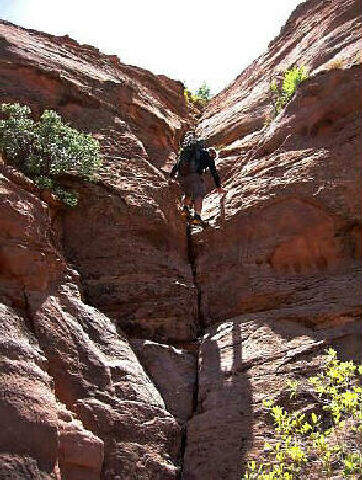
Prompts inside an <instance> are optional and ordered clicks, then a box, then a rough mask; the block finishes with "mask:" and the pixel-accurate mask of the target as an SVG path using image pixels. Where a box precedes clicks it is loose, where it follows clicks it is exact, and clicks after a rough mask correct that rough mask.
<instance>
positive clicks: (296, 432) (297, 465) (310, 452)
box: [243, 349, 362, 480]
mask: <svg viewBox="0 0 362 480" xmlns="http://www.w3.org/2000/svg"><path fill="white" fill-rule="evenodd" d="M356 372H358V373H356ZM361 375H362V366H359V367H358V370H357V367H356V365H355V364H354V363H353V362H352V361H347V362H342V361H340V360H339V359H338V358H337V352H336V351H335V350H333V349H329V350H327V352H326V355H325V356H324V359H323V368H322V371H321V373H320V374H319V375H316V376H312V377H309V378H308V379H306V380H304V381H296V380H290V381H288V390H289V394H290V398H291V399H298V396H299V395H300V396H301V397H302V398H301V400H303V392H304V399H305V392H306V391H308V392H309V393H310V394H311V396H312V398H313V399H314V402H315V404H316V408H318V410H316V408H315V409H314V411H308V409H306V410H305V412H303V411H297V410H294V411H291V412H288V411H287V410H286V409H285V408H283V407H281V406H279V405H274V403H273V401H272V400H265V401H264V407H265V409H266V411H267V413H268V415H270V417H271V419H272V420H273V424H274V432H273V439H275V440H276V441H275V443H273V445H271V444H270V443H268V442H266V443H265V444H264V450H265V454H266V456H267V461H266V462H264V463H261V464H260V465H257V464H256V462H255V461H252V462H249V464H248V470H247V472H246V474H245V475H244V477H243V478H244V479H247V480H251V479H253V480H254V479H259V480H272V479H273V480H281V479H283V480H294V479H300V478H303V476H304V478H307V477H305V475H306V469H307V467H308V466H309V467H310V466H311V465H312V462H314V464H315V465H316V466H317V467H318V469H319V476H318V478H331V476H332V472H333V470H338V471H342V472H343V476H344V477H345V478H355V479H357V478H359V475H360V472H361V470H362V453H361V445H360V443H361V442H360V436H361V431H362V413H361V408H362V404H361V402H362V395H361V393H362V388H361V385H360V380H361ZM305 407H310V405H308V406H307V405H305ZM306 412H308V413H306ZM319 412H322V413H319Z"/></svg>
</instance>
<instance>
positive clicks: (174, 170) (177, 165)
mask: <svg viewBox="0 0 362 480" xmlns="http://www.w3.org/2000/svg"><path fill="white" fill-rule="evenodd" d="M179 163H180V160H178V161H177V162H176V163H175V165H174V166H173V167H172V170H171V172H170V178H174V176H175V175H176V173H178V172H179Z"/></svg>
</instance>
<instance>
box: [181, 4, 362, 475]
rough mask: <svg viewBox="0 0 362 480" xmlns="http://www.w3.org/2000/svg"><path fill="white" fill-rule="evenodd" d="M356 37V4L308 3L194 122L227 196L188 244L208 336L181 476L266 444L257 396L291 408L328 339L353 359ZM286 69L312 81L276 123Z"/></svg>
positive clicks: (233, 465) (224, 470)
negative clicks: (274, 94)
mask: <svg viewBox="0 0 362 480" xmlns="http://www.w3.org/2000/svg"><path fill="white" fill-rule="evenodd" d="M361 46H362V42H361V11H360V4H359V2H356V1H343V2H330V1H308V2H305V3H303V4H301V5H299V6H298V7H297V9H296V10H295V11H294V13H293V14H292V15H291V17H290V19H289V20H288V22H287V23H286V25H285V26H284V27H283V29H282V30H281V33H280V35H279V36H278V37H277V38H276V39H275V40H273V42H271V44H270V45H269V49H268V51H267V52H266V53H265V54H264V55H262V56H261V57H259V58H258V59H257V60H256V61H255V62H254V63H253V64H252V65H251V66H250V67H248V68H247V69H246V70H245V71H244V72H243V73H242V74H241V75H240V76H239V77H238V78H237V79H236V80H235V81H234V82H233V83H232V84H231V85H230V86H229V87H227V88H226V89H225V90H224V91H223V92H221V93H220V94H219V95H217V96H216V97H215V98H213V99H212V100H211V101H210V103H209V105H208V106H207V108H206V111H205V112H204V115H203V117H202V118H201V121H200V124H199V126H198V132H199V134H200V135H202V136H204V137H206V139H207V140H208V142H209V143H216V144H217V145H219V146H220V154H219V157H220V158H219V160H218V168H219V170H220V171H221V172H222V177H223V186H224V187H225V189H226V194H225V196H223V197H220V196H219V195H215V194H211V195H209V196H208V197H207V199H206V202H205V204H204V216H205V217H207V218H209V219H210V223H211V226H212V228H208V229H206V230H204V231H196V232H194V233H193V239H192V244H193V255H194V258H195V271H196V278H195V281H196V283H197V285H198V288H199V289H200V297H201V311H200V316H201V318H202V322H203V325H204V327H205V334H204V336H203V337H202V339H201V347H200V358H199V382H198V383H199V393H198V406H197V410H196V414H195V415H194V416H193V418H192V419H191V420H190V422H189V425H188V434H187V443H186V452H185V467H184V469H185V470H184V471H185V478H188V479H195V480H196V479H197V480H199V479H205V480H206V479H209V478H215V479H216V478H218V479H219V478H230V479H234V478H235V479H236V478H240V475H241V473H242V471H243V469H244V467H245V463H246V461H247V460H248V459H250V458H253V457H254V458H257V457H258V455H260V454H261V452H262V450H263V443H264V440H266V439H267V440H268V441H269V442H270V443H273V441H274V439H273V437H272V435H271V426H270V425H268V423H267V422H266V420H265V415H263V413H262V412H263V407H262V401H263V399H264V398H265V394H266V393H267V395H268V396H271V397H272V398H274V399H275V400H276V402H277V403H278V402H279V403H281V404H285V402H286V401H287V400H286V394H285V392H283V390H284V389H285V386H286V379H287V378H289V379H290V378H296V379H298V378H301V377H303V376H308V375H312V374H313V372H315V371H316V370H318V366H319V365H320V361H321V354H322V353H323V350H324V349H325V348H326V346H327V345H333V346H335V348H336V349H337V350H338V352H339V354H340V355H341V357H342V358H353V359H355V360H360V355H361V348H360V346H361V324H360V315H361V287H360V283H361V282H360V278H361V269H360V260H361V220H360V219H361V210H360V198H361V184H360V178H361V153H362V152H361V128H360V126H361V106H362V105H361V103H362V96H361V88H360V79H361V73H362V67H361V57H360V52H361ZM292 65H296V66H302V65H305V66H306V67H307V69H308V71H309V78H308V79H307V80H306V81H305V82H303V83H302V84H301V85H300V86H299V87H298V89H297V92H296V94H295V95H294V97H293V98H292V100H291V101H290V103H289V104H288V105H287V106H286V108H285V109H284V110H283V111H282V112H281V113H280V114H279V115H278V116H277V117H276V118H272V116H271V111H272V105H271V97H270V93H269V82H270V81H271V80H272V79H275V78H277V75H278V72H282V71H284V70H285V69H287V68H290V67H291V66H292ZM200 446H201V447H200ZM218 452H222V454H220V453H218ZM317 476H318V473H317ZM311 478H312V477H311ZM313 478H314V477H313ZM316 478H317V477H316ZM338 478H339V477H338Z"/></svg>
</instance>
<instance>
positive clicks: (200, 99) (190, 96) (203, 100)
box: [184, 82, 211, 107]
mask: <svg viewBox="0 0 362 480" xmlns="http://www.w3.org/2000/svg"><path fill="white" fill-rule="evenodd" d="M184 97H185V101H186V105H189V104H190V103H191V104H193V105H195V106H201V107H204V106H205V105H206V104H207V102H208V101H209V100H210V98H211V93H210V87H208V86H207V85H206V83H205V82H204V83H203V84H202V85H201V87H200V88H199V89H198V90H197V92H196V93H192V92H190V90H189V89H188V88H185V89H184Z"/></svg>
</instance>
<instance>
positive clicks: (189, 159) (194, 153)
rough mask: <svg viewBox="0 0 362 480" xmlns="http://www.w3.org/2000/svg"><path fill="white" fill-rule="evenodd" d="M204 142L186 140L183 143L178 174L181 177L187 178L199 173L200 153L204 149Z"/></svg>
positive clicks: (193, 139) (192, 139)
mask: <svg viewBox="0 0 362 480" xmlns="http://www.w3.org/2000/svg"><path fill="white" fill-rule="evenodd" d="M204 145H205V144H204V141H203V140H196V139H195V138H191V139H190V138H188V139H187V140H186V141H184V144H183V147H182V149H181V152H180V159H179V168H178V170H179V173H180V175H181V176H182V177H187V176H188V175H191V174H193V173H200V171H201V162H200V159H201V153H202V151H203V149H204Z"/></svg>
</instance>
